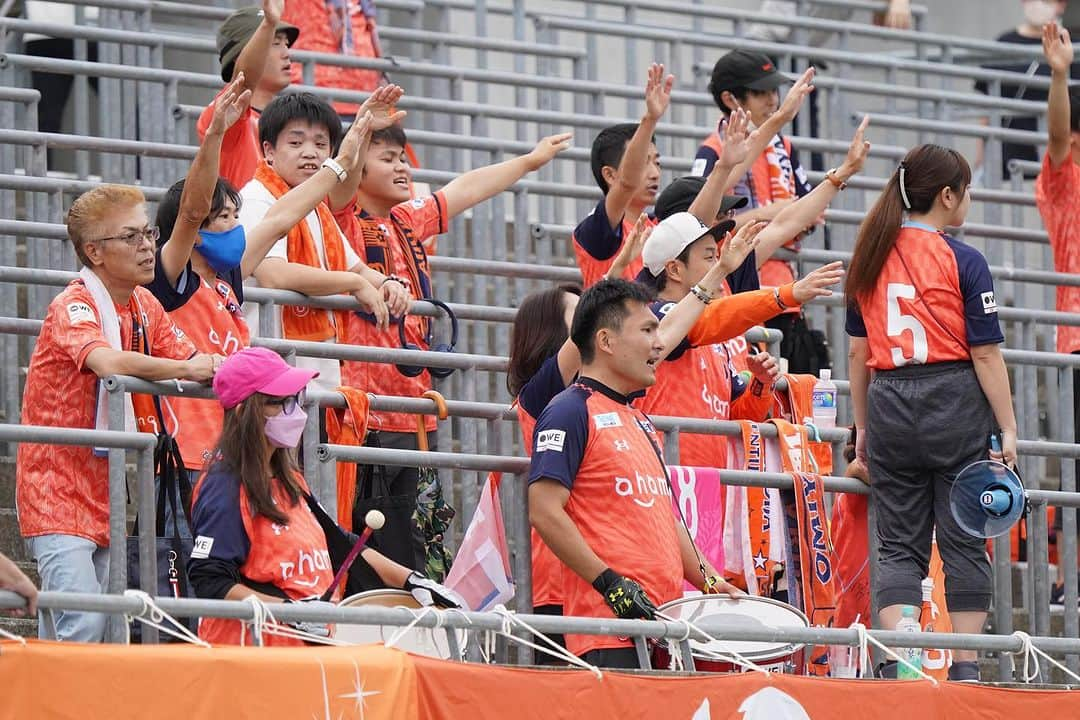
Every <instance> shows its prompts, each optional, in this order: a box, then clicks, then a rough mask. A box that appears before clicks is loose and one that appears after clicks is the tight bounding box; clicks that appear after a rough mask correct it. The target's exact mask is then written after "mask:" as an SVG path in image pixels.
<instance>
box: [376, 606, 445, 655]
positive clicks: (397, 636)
mask: <svg viewBox="0 0 1080 720" xmlns="http://www.w3.org/2000/svg"><path fill="white" fill-rule="evenodd" d="M402 609H403V610H408V611H409V612H410V613H412V616H413V619H412V622H410V623H409V624H408V625H406V626H405V627H403V628H401V629H400V630H398V631H396V632H395V633H394V634H393V635H391V636H390V637H389V638H388V639H387V640H386V642H384V643H383V645H385V646H386V647H388V648H392V647H394V646H395V645H397V644H398V643H399V642H401V639H402V638H404V637H405V636H406V635H408V634H409V631H410V630H412V629H413V628H414V627H416V624H417V623H418V622H420V621H421V620H423V619H424V617H425V616H426V615H434V616H435V628H434V629H435V630H439V629H440V628H442V625H443V619H442V613H440V612H438V611H437V610H435V608H433V607H432V606H431V605H425V606H424V607H422V608H420V610H418V611H417V610H413V609H412V608H402Z"/></svg>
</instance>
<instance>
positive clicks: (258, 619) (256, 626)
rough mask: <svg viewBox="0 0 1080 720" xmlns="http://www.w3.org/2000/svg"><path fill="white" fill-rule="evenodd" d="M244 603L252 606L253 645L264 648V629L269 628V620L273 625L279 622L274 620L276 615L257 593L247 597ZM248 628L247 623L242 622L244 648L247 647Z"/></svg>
mask: <svg viewBox="0 0 1080 720" xmlns="http://www.w3.org/2000/svg"><path fill="white" fill-rule="evenodd" d="M242 602H246V603H247V604H248V605H250V606H251V614H252V616H253V617H252V619H251V623H250V624H251V640H252V643H253V644H254V646H255V647H262V646H263V629H264V628H265V627H266V626H267V622H266V620H267V618H269V619H270V622H271V623H274V622H277V621H276V620H275V619H274V613H272V612H270V608H268V607H267V606H266V603H265V602H263V600H262V598H260V597H259V596H258V595H256V594H255V593H252V594H251V595H248V596H247V597H245V598H244V599H243V601H242ZM247 627H248V622H247V621H241V622H240V645H242V646H245V645H247Z"/></svg>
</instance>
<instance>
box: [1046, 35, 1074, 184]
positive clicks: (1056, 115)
mask: <svg viewBox="0 0 1080 720" xmlns="http://www.w3.org/2000/svg"><path fill="white" fill-rule="evenodd" d="M1042 43H1043V53H1044V54H1045V55H1046V62H1047V63H1048V64H1049V65H1050V97H1049V99H1048V102H1047V111H1046V126H1047V130H1048V131H1049V135H1050V141H1049V142H1048V143H1047V145H1046V154H1047V155H1049V156H1050V163H1051V164H1052V165H1054V166H1055V167H1057V166H1059V165H1061V163H1063V162H1065V161H1066V160H1068V159H1069V158H1070V157H1071V155H1072V127H1071V124H1070V118H1069V115H1070V107H1069V66H1071V65H1072V61H1073V46H1072V38H1070V37H1069V31H1068V30H1065V29H1064V28H1061V27H1059V26H1058V24H1057V23H1047V24H1046V25H1045V26H1043V35H1042Z"/></svg>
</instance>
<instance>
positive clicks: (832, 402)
mask: <svg viewBox="0 0 1080 720" xmlns="http://www.w3.org/2000/svg"><path fill="white" fill-rule="evenodd" d="M813 403H814V425H816V426H817V428H818V430H824V429H827V428H834V427H836V384H835V383H834V382H833V381H832V370H822V371H821V379H820V380H818V381H817V382H816V383H814V396H813Z"/></svg>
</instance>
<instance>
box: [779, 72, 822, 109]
mask: <svg viewBox="0 0 1080 720" xmlns="http://www.w3.org/2000/svg"><path fill="white" fill-rule="evenodd" d="M816 72H817V71H816V70H814V68H812V67H811V68H807V69H806V72H804V73H803V74H802V77H800V78H799V79H798V80H797V81H796V82H795V84H794V85H792V86H791V89H790V90H788V91H787V95H785V96H784V102H782V103H780V109H779V110H777V111H776V113H777V114H778V115H779V116H780V117H781V118H782V119H783V121H784V122H785V123H789V122H791V121H792V120H793V119H794V118H795V116H796V115H798V114H799V109H800V108H801V107H802V104H803V102H804V101H805V100H806V98H807V97H809V95H810V93H812V92H814V74H815V73H816Z"/></svg>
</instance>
